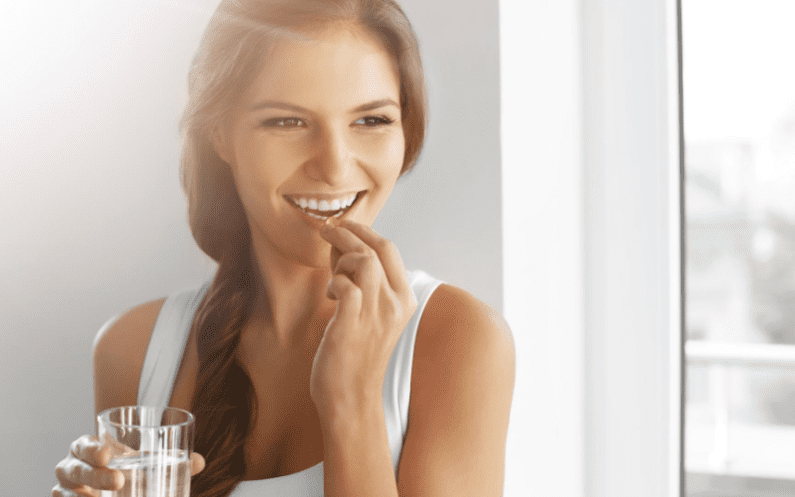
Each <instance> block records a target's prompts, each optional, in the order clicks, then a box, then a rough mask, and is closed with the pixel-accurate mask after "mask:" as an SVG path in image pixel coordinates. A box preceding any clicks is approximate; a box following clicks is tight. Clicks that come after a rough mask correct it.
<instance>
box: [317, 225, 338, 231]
mask: <svg viewBox="0 0 795 497" xmlns="http://www.w3.org/2000/svg"><path fill="white" fill-rule="evenodd" d="M334 228H336V226H334V225H331V224H328V223H326V224H324V225H323V226H321V227H320V232H321V233H328V232H329V231H331V230H333V229H334Z"/></svg>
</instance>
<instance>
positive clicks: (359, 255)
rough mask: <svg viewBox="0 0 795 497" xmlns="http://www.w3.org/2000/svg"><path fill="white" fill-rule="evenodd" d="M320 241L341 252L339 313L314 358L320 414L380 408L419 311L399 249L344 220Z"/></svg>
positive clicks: (336, 273) (334, 295)
mask: <svg viewBox="0 0 795 497" xmlns="http://www.w3.org/2000/svg"><path fill="white" fill-rule="evenodd" d="M321 236H322V237H323V238H324V239H325V240H326V241H328V242H329V243H330V244H331V245H332V247H333V248H336V249H337V250H338V251H339V252H338V253H341V255H340V257H339V258H338V260H337V261H336V262H335V261H334V260H333V259H334V258H332V262H331V263H332V265H333V267H332V271H333V276H332V278H331V280H330V281H329V284H328V290H327V296H328V297H329V298H331V299H334V300H337V310H336V312H335V314H334V316H333V317H332V318H331V320H330V321H329V323H328V326H326V330H325V333H324V335H323V338H322V340H321V342H320V345H319V346H318V349H317V353H316V354H315V359H314V363H313V365H312V375H311V379H310V394H311V396H312V400H313V401H314V403H315V406H316V408H317V410H318V413H319V414H320V415H321V416H323V415H340V414H343V415H345V414H347V413H350V414H351V415H352V414H354V413H358V412H361V410H362V408H366V407H368V406H372V407H375V406H381V402H382V401H381V398H382V393H381V392H382V388H383V382H384V376H385V374H386V369H387V366H388V364H389V359H390V357H391V356H392V351H393V350H394V348H395V344H396V343H397V341H398V339H399V338H400V334H401V332H402V331H403V328H404V327H405V326H406V324H407V323H408V321H409V319H410V318H411V316H412V315H413V314H414V311H415V310H416V308H417V300H416V298H415V297H414V294H413V292H412V291H411V287H410V285H409V281H408V277H407V274H406V270H405V269H404V267H403V262H402V260H401V258H400V254H399V253H398V251H397V248H396V247H395V245H394V244H393V243H392V242H390V241H389V240H387V239H385V238H383V237H382V236H380V235H379V234H378V233H376V232H375V231H373V229H372V228H370V227H368V226H365V225H363V224H359V223H355V222H353V221H348V220H343V221H342V222H341V223H340V226H339V227H336V228H335V227H333V226H330V225H329V227H324V229H322V230H321Z"/></svg>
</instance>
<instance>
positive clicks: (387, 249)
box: [340, 219, 409, 293]
mask: <svg viewBox="0 0 795 497" xmlns="http://www.w3.org/2000/svg"><path fill="white" fill-rule="evenodd" d="M340 226H341V227H342V228H345V229H347V230H348V231H350V232H351V233H353V234H354V235H356V236H357V237H358V238H359V239H360V240H361V241H363V242H364V243H365V244H367V245H368V246H369V247H370V248H371V249H373V251H375V253H376V254H377V255H378V259H379V260H380V261H381V266H383V268H384V274H386V278H387V280H388V281H389V285H390V286H391V287H392V288H394V289H395V291H397V292H398V293H403V292H407V291H409V281H408V275H407V273H406V268H405V267H404V266H403V259H402V258H401V257H400V252H398V250H397V247H396V246H395V244H394V243H392V242H391V241H389V240H387V239H386V238H384V237H383V236H381V235H379V234H378V233H377V232H376V231H375V230H374V229H372V228H371V227H369V226H366V225H364V224H360V223H356V222H354V221H351V220H349V219H343V220H341V221H340Z"/></svg>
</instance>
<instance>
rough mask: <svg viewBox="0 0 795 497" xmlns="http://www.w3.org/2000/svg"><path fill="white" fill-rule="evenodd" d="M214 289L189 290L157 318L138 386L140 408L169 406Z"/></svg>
mask: <svg viewBox="0 0 795 497" xmlns="http://www.w3.org/2000/svg"><path fill="white" fill-rule="evenodd" d="M209 287H210V282H209V281H208V282H206V283H205V284H204V285H202V286H201V287H199V288H198V289H196V288H192V289H186V290H182V291H179V292H176V293H174V294H172V295H169V296H168V297H166V300H165V302H163V307H162V308H161V309H160V314H158V316H157V321H156V322H155V327H154V329H153V330H152V337H151V338H150V339H149V347H148V349H147V351H146V358H145V359H144V365H143V369H142V370H141V379H140V382H139V384H138V385H139V386H138V405H147V406H167V405H168V402H169V400H170V399H171V391H172V389H173V387H174V380H175V379H176V376H177V371H178V369H179V365H180V363H181V362H182V354H183V352H184V350H185V345H186V344H187V341H188V335H189V334H190V328H191V324H192V323H193V316H194V314H195V313H196V309H197V308H198V307H199V304H200V303H201V301H202V298H204V294H205V293H206V292H207V289H208V288H209Z"/></svg>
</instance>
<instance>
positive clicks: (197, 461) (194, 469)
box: [190, 452, 205, 476]
mask: <svg viewBox="0 0 795 497" xmlns="http://www.w3.org/2000/svg"><path fill="white" fill-rule="evenodd" d="M204 466H205V461H204V457H202V456H201V454H199V453H197V452H193V453H191V455H190V475H191V476H195V475H196V474H198V473H201V471H202V470H203V469H204Z"/></svg>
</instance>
